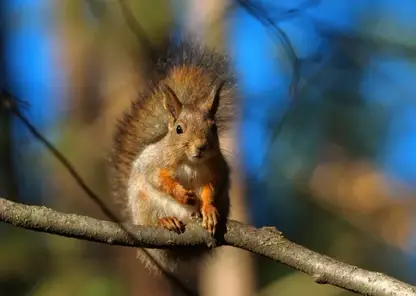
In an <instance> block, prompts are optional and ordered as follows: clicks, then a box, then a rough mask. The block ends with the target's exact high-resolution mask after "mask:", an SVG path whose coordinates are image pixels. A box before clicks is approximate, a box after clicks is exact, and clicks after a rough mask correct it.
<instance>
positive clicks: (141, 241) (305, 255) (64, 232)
mask: <svg viewBox="0 0 416 296" xmlns="http://www.w3.org/2000/svg"><path fill="white" fill-rule="evenodd" d="M0 221H3V222H5V223H8V224H11V225H14V226H16V227H21V228H25V229H29V230H34V231H39V232H45V233H49V234H55V235H60V236H65V237H71V238H78V239H83V240H88V241H93V242H100V243H106V244H111V245H120V246H128V247H146V248H172V247H195V246H204V245H205V246H208V247H214V246H221V245H228V246H233V247H236V248H241V249H244V250H248V251H251V252H253V253H255V254H258V255H262V256H265V257H267V258H270V259H272V260H275V261H278V262H280V263H283V264H285V265H287V266H290V267H292V268H294V269H297V270H299V271H302V272H304V273H306V274H308V275H310V276H312V278H313V279H314V280H315V281H316V282H317V283H319V284H331V285H334V286H338V287H341V288H344V289H347V290H350V291H353V292H357V293H360V294H363V295H401V296H405V295H416V287H414V286H411V285H408V284H406V283H404V282H401V281H399V280H396V279H394V278H392V277H389V276H386V275H384V274H382V273H378V272H371V271H367V270H364V269H361V268H359V267H356V266H352V265H348V264H346V263H342V262H339V261H337V260H335V259H332V258H330V257H327V256H324V255H321V254H319V253H316V252H314V251H311V250H309V249H307V248H304V247H302V246H300V245H297V244H295V243H293V242H291V241H289V240H288V239H286V238H284V237H283V235H282V233H281V232H279V231H278V230H277V229H276V228H274V227H263V228H260V229H259V228H255V227H253V226H250V225H245V224H243V223H240V222H237V221H232V220H228V222H227V225H226V230H225V234H224V236H223V237H221V238H219V239H213V238H211V237H210V235H209V234H208V233H207V232H205V231H204V230H203V229H202V228H201V227H200V226H199V225H198V224H197V223H191V224H189V225H188V226H187V230H186V231H185V233H183V234H181V235H177V234H175V233H173V232H170V231H168V230H166V229H162V228H156V227H147V226H134V225H128V224H124V226H125V227H126V228H128V229H129V230H131V231H132V232H133V233H135V234H137V236H136V238H132V237H131V235H129V234H128V233H126V231H125V230H123V228H122V227H120V225H119V224H117V223H114V222H109V221H101V220H97V219H94V218H90V217H86V216H80V215H76V214H66V213H61V212H57V211H54V210H52V209H49V208H47V207H44V206H30V205H23V204H19V203H15V202H12V201H9V200H7V199H4V198H0Z"/></svg>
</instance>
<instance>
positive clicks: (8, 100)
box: [0, 90, 195, 295]
mask: <svg viewBox="0 0 416 296" xmlns="http://www.w3.org/2000/svg"><path fill="white" fill-rule="evenodd" d="M20 104H22V105H25V103H24V101H22V100H20V99H18V98H15V97H14V96H12V95H11V94H10V93H9V92H7V91H6V90H2V93H1V96H0V109H1V108H4V109H6V110H7V111H10V112H12V113H13V114H14V115H15V116H16V117H17V118H19V119H20V120H21V121H22V122H23V124H24V125H25V126H26V127H27V129H28V130H29V131H30V132H31V133H32V135H33V136H34V137H35V138H36V139H38V140H39V141H40V142H42V144H44V145H45V146H46V148H47V149H48V150H49V152H51V153H52V155H54V156H55V157H56V158H57V159H58V160H59V161H60V162H61V163H62V165H64V167H65V168H66V169H67V170H68V172H69V173H70V174H71V176H72V177H73V178H74V179H75V181H76V183H77V184H78V185H79V186H80V187H81V189H82V190H83V191H84V192H85V193H86V194H87V196H88V197H89V198H91V199H92V201H94V202H95V203H96V204H97V205H98V206H99V207H100V209H101V210H102V212H103V213H104V214H105V215H106V216H107V217H108V218H109V219H110V220H112V221H114V222H116V223H118V224H119V225H120V227H121V228H122V229H123V230H124V232H125V235H127V236H129V237H130V239H131V240H132V241H135V240H137V237H136V236H135V234H134V233H132V232H130V231H129V229H127V228H125V227H124V225H123V224H122V223H121V219H120V218H119V217H117V215H116V214H114V213H113V212H112V211H111V210H110V208H109V207H108V206H107V205H106V204H105V203H104V202H103V201H102V200H101V199H100V198H99V197H98V195H97V194H95V193H94V192H93V190H92V189H90V188H89V187H88V185H87V184H86V183H85V182H84V180H83V179H82V177H81V176H80V175H79V174H78V173H77V171H76V170H75V168H74V167H73V166H72V164H71V163H70V162H69V161H68V159H66V157H65V156H64V155H63V154H62V153H61V152H60V151H59V150H58V149H56V148H55V147H54V146H53V145H52V144H51V143H50V142H49V141H48V140H47V139H46V138H45V137H44V136H43V135H42V134H41V133H40V132H39V131H38V130H37V129H36V128H35V127H34V126H33V125H32V124H31V123H30V122H29V120H28V119H27V118H26V117H25V116H24V115H23V114H22V113H21V112H20V111H19V108H18V107H19V105H20ZM143 251H144V252H145V253H146V254H147V256H148V257H149V260H150V261H152V262H153V263H154V264H155V266H157V267H158V268H159V269H160V270H161V271H162V272H163V273H164V274H165V275H166V277H167V279H168V280H170V281H171V282H172V283H173V284H174V285H175V286H177V287H178V288H179V289H180V290H182V291H183V292H184V293H185V295H195V293H194V292H193V291H191V290H190V289H189V288H188V287H187V286H186V285H185V284H183V283H182V282H181V281H180V280H179V279H178V278H176V277H175V276H174V275H173V274H171V273H170V272H168V271H166V270H164V268H163V267H162V266H160V264H158V263H157V262H156V261H155V260H154V259H153V257H152V256H151V255H150V254H148V253H147V252H146V250H143Z"/></svg>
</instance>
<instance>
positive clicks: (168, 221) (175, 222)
mask: <svg viewBox="0 0 416 296" xmlns="http://www.w3.org/2000/svg"><path fill="white" fill-rule="evenodd" d="M159 226H161V227H163V228H166V229H168V230H171V231H174V232H176V233H182V232H184V231H185V225H184V224H183V223H182V222H181V221H180V220H179V219H178V218H176V217H164V218H160V219H159Z"/></svg>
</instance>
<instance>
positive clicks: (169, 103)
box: [162, 84, 182, 120]
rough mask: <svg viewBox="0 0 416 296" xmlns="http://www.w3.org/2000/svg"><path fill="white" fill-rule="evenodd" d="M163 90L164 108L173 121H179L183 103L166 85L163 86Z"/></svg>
mask: <svg viewBox="0 0 416 296" xmlns="http://www.w3.org/2000/svg"><path fill="white" fill-rule="evenodd" d="M162 90H163V107H164V108H165V109H166V111H168V112H169V114H170V115H171V116H172V117H173V119H175V120H176V119H178V116H179V114H180V113H181V110H182V103H181V102H180V101H179V99H178V97H177V96H176V94H175V92H174V91H173V90H172V89H171V88H170V87H169V86H168V85H166V84H163V85H162Z"/></svg>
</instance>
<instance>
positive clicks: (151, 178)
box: [111, 42, 236, 289]
mask: <svg viewBox="0 0 416 296" xmlns="http://www.w3.org/2000/svg"><path fill="white" fill-rule="evenodd" d="M175 50H176V51H175ZM158 65H159V66H158V67H156V73H155V74H154V75H151V77H156V78H154V79H153V80H152V84H151V85H152V87H151V88H150V90H149V92H148V93H145V94H142V95H140V96H139V97H138V99H137V100H135V101H134V102H133V103H132V105H131V108H130V110H129V111H128V112H126V113H125V114H124V116H123V117H122V118H121V120H120V121H119V123H118V126H117V130H116V133H115V142H114V149H113V153H112V165H113V174H112V175H111V182H112V186H113V187H112V188H113V193H114V198H115V200H116V202H117V203H119V205H121V208H122V209H123V210H124V212H125V217H126V219H127V220H128V221H130V222H132V223H135V224H144V225H162V226H164V227H166V228H169V229H176V228H177V227H176V226H178V221H179V222H181V223H183V224H186V223H187V222H189V220H190V218H191V214H192V213H193V212H195V211H198V210H200V211H201V213H202V216H203V226H204V227H205V228H207V229H208V230H210V231H215V226H216V224H217V222H218V219H221V221H224V219H226V218H227V216H228V212H229V196H228V190H229V164H228V160H229V159H227V160H226V158H225V157H224V156H227V155H225V154H227V153H226V151H224V153H225V154H223V153H221V149H222V148H223V147H222V146H221V144H220V143H221V137H223V136H224V137H227V136H226V135H227V134H228V131H229V130H230V128H232V126H233V124H234V122H235V119H236V115H235V113H234V108H235V85H234V83H233V77H232V75H230V73H229V69H228V62H227V60H226V58H225V57H223V56H221V55H218V54H216V53H215V52H213V51H210V50H208V49H206V48H203V47H201V46H199V45H195V44H192V43H186V42H185V43H182V44H180V45H179V46H173V50H172V49H170V51H169V50H168V51H167V55H166V56H165V57H162V58H161V61H160V62H159V64H158ZM221 82H224V86H223V87H222V88H221V91H220V96H219V97H220V99H219V104H218V108H216V107H215V106H213V104H212V102H213V101H212V98H213V97H214V91H215V90H216V89H217V88H218V86H219V85H220V83H221ZM176 100H178V101H176ZM214 101H215V100H214ZM214 105H215V104H214ZM213 109H215V110H217V111H216V112H215V111H213V113H214V114H215V117H214V118H211V115H210V114H211V112H212V110H213ZM176 117H177V118H176ZM178 124H179V125H181V127H182V128H183V130H184V131H183V134H179V135H178V134H177V133H176V132H175V130H176V127H177V125H178ZM215 126H216V129H215ZM200 147H203V149H204V150H202V148H200ZM201 151H202V152H201ZM195 155H197V156H195ZM199 155H202V156H201V157H202V160H201V161H199ZM193 156H194V157H197V158H194V157H193ZM194 159H196V160H195V162H194ZM192 195H193V196H194V198H195V199H196V202H195V203H192V197H191V196H192ZM218 215H219V216H218ZM147 252H148V253H149V254H151V256H152V257H153V259H154V260H155V261H156V262H157V263H158V264H159V265H160V266H162V267H163V268H164V269H165V271H168V272H171V273H173V274H176V275H179V276H180V278H181V279H182V280H183V281H185V282H186V283H188V284H189V285H190V286H191V287H192V288H193V289H196V285H197V280H196V278H195V276H196V274H197V270H198V266H199V264H200V263H201V258H202V256H203V255H205V254H207V250H206V249H198V250H192V251H191V250H151V249H148V250H147ZM139 257H140V258H141V259H142V260H143V262H145V263H146V264H148V265H149V267H150V268H151V269H152V270H154V271H155V272H156V273H160V270H157V269H158V268H156V267H155V266H151V265H152V263H151V262H149V261H148V260H147V259H146V258H145V257H146V256H139Z"/></svg>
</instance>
